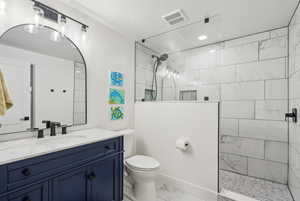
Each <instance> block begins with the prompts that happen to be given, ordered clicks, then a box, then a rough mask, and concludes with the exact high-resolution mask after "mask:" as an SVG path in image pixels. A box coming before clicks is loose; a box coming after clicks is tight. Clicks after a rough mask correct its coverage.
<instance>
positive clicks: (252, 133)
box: [239, 120, 288, 142]
mask: <svg viewBox="0 0 300 201" xmlns="http://www.w3.org/2000/svg"><path fill="white" fill-rule="evenodd" d="M287 126H288V125H287V122H284V121H262V120H239V136H242V137H249V138H257V139H263V140H272V141H281V142H287V141H288V128H287Z"/></svg>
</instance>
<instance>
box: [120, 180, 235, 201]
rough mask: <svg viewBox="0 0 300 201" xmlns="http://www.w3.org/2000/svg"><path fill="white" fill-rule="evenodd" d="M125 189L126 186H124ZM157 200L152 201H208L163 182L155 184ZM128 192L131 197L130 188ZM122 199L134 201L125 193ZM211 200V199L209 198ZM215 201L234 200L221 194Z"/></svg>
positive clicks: (126, 191)
mask: <svg viewBox="0 0 300 201" xmlns="http://www.w3.org/2000/svg"><path fill="white" fill-rule="evenodd" d="M125 189H126V188H125ZM156 192H157V200H154V201H208V200H205V199H201V198H200V197H198V196H196V195H193V194H191V193H188V192H185V191H184V190H182V189H180V188H178V187H175V186H167V185H165V184H157V186H156ZM126 193H128V194H129V195H130V196H131V197H132V192H130V190H128V189H127V190H125V194H126ZM124 201H135V200H131V199H129V198H128V197H126V195H125V199H124ZM210 201H211V200H210ZM215 201H234V200H231V199H228V198H224V197H222V196H218V198H217V200H215Z"/></svg>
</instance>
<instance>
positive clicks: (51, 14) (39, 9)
mask: <svg viewBox="0 0 300 201" xmlns="http://www.w3.org/2000/svg"><path fill="white" fill-rule="evenodd" d="M0 1H3V0H0ZM31 1H32V2H33V3H34V7H33V10H34V11H35V19H34V22H35V25H37V27H39V26H42V24H43V23H42V22H41V20H43V19H48V20H52V21H54V22H56V23H60V30H59V32H60V34H59V38H58V35H57V33H55V32H54V33H53V37H54V38H55V39H61V36H63V35H65V33H66V29H67V26H66V25H67V20H71V21H73V22H76V23H77V24H80V25H81V30H82V39H83V40H85V39H86V32H87V30H88V28H89V26H88V25H86V24H84V23H82V22H80V21H78V20H76V19H74V18H72V17H70V16H68V15H65V14H64V13H62V12H60V11H58V10H56V9H54V8H51V7H49V6H47V5H45V4H43V3H41V2H39V1H36V0H31ZM58 16H60V18H59V17H58ZM54 38H53V39H54Z"/></svg>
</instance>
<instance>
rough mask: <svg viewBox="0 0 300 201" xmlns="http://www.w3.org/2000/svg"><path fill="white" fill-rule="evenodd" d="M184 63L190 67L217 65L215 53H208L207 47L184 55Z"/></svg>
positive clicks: (198, 67) (199, 67)
mask: <svg viewBox="0 0 300 201" xmlns="http://www.w3.org/2000/svg"><path fill="white" fill-rule="evenodd" d="M186 65H187V66H189V68H191V69H201V68H208V67H214V66H216V65H217V54H215V53H210V52H209V49H204V50H202V51H197V52H191V53H190V54H188V55H187V56H186Z"/></svg>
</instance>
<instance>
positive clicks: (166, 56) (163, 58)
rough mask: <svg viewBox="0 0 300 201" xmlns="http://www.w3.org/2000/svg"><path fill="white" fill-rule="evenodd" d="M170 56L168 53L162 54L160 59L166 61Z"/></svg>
mask: <svg viewBox="0 0 300 201" xmlns="http://www.w3.org/2000/svg"><path fill="white" fill-rule="evenodd" d="M168 58H169V55H168V54H162V55H161V56H160V57H159V60H160V61H166V60H167V59H168Z"/></svg>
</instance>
